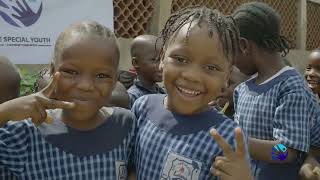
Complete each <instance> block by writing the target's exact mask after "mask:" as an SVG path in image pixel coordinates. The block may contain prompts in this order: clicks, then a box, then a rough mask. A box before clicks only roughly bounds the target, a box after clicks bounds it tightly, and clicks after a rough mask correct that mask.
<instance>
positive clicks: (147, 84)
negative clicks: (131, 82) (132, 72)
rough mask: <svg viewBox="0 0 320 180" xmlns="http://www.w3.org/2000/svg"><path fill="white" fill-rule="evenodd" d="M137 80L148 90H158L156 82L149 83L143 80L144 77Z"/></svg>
mask: <svg viewBox="0 0 320 180" xmlns="http://www.w3.org/2000/svg"><path fill="white" fill-rule="evenodd" d="M137 78H138V80H139V81H140V82H141V84H142V86H143V87H146V88H148V89H155V88H156V85H157V84H156V83H155V82H151V81H148V80H146V79H145V78H143V77H142V76H138V77H137Z"/></svg>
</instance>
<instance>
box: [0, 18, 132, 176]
mask: <svg viewBox="0 0 320 180" xmlns="http://www.w3.org/2000/svg"><path fill="white" fill-rule="evenodd" d="M118 65H119V49H118V45H117V40H116V37H115V35H114V34H113V32H112V31H111V30H110V29H108V28H106V27H104V26H102V25H100V24H99V23H96V22H93V21H84V22H80V23H76V24H73V25H71V26H70V27H68V28H67V29H65V31H63V32H62V33H61V34H60V36H59V37H58V39H57V41H56V44H55V49H54V59H53V63H52V64H51V66H52V68H51V70H52V71H51V74H52V75H53V80H52V81H51V82H50V84H49V85H48V86H47V87H46V88H44V89H43V90H41V91H40V92H38V93H35V94H32V95H29V96H25V97H21V98H17V99H14V100H11V101H8V102H5V103H3V104H0V124H1V125H2V128H0V152H1V153H0V166H4V167H6V168H7V169H9V170H10V171H11V172H13V173H14V175H16V176H17V177H18V178H19V179H32V180H38V179H39V180H40V179H41V180H43V179H49V180H50V179H97V180H99V179H101V180H102V179H126V178H127V165H128V162H129V156H130V154H131V149H132V147H133V139H134V134H135V121H134V119H135V118H134V115H133V114H132V113H131V112H130V111H128V110H125V109H122V108H106V107H103V106H104V103H105V100H106V99H107V98H108V97H110V95H111V92H112V90H113V88H114V86H115V84H116V82H117V81H116V79H117V70H118ZM47 109H53V110H49V111H46V110H47ZM29 117H31V120H30V119H27V118H29ZM23 119H26V120H23ZM9 120H12V121H17V122H11V121H10V122H8V121H9Z"/></svg>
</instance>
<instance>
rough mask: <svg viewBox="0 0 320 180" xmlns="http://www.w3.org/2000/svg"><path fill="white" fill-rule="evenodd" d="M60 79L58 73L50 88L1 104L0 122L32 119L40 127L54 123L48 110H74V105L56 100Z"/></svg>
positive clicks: (49, 85)
mask: <svg viewBox="0 0 320 180" xmlns="http://www.w3.org/2000/svg"><path fill="white" fill-rule="evenodd" d="M59 78H60V73H59V72H57V73H56V74H55V75H54V76H53V79H52V81H51V82H50V83H49V84H48V86H47V87H45V88H44V89H43V90H41V91H40V92H38V93H35V94H31V95H29V96H24V97H20V98H17V99H13V100H10V101H7V102H5V103H3V104H1V105H0V113H1V114H0V117H1V118H0V122H4V121H5V122H6V121H9V120H13V121H19V120H23V119H26V118H30V117H31V118H32V122H33V123H34V124H35V125H40V124H41V123H43V122H45V121H46V122H48V123H50V122H51V121H52V119H51V117H48V116H47V113H46V109H58V108H61V109H72V108H74V107H75V104H74V103H71V102H65V101H59V100H56V99H54V98H55V97H56V96H57V92H58V81H59ZM0 124H1V123H0Z"/></svg>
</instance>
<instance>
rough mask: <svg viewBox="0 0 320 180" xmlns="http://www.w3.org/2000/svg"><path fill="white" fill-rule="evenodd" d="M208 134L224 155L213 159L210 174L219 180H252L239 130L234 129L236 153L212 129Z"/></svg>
mask: <svg viewBox="0 0 320 180" xmlns="http://www.w3.org/2000/svg"><path fill="white" fill-rule="evenodd" d="M210 133H211V135H212V137H213V138H214V140H215V141H216V143H217V144H218V145H219V147H220V148H221V149H222V151H223V154H224V156H217V157H216V158H215V160H214V162H213V164H212V173H213V174H214V175H215V176H218V177H220V180H239V179H241V180H253V177H252V175H251V170H250V166H249V163H248V159H247V156H246V153H247V152H246V149H245V145H244V144H245V143H244V139H243V135H242V132H241V129H240V128H239V127H238V128H236V129H235V138H236V143H237V147H236V151H234V150H233V149H232V147H231V146H230V144H228V143H227V142H226V141H225V140H224V139H223V137H221V136H220V135H219V134H218V132H217V130H215V129H212V130H211V131H210Z"/></svg>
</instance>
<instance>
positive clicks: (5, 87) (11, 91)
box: [0, 65, 20, 104]
mask: <svg viewBox="0 0 320 180" xmlns="http://www.w3.org/2000/svg"><path fill="white" fill-rule="evenodd" d="M10 69H12V68H8V67H7V66H5V65H4V66H1V65H0V82H1V86H0V104H1V103H4V102H6V101H9V100H11V99H15V98H17V97H19V94H20V92H19V91H20V86H19V84H20V81H18V79H17V78H13V77H14V76H15V74H16V72H13V71H11V70H10Z"/></svg>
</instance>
